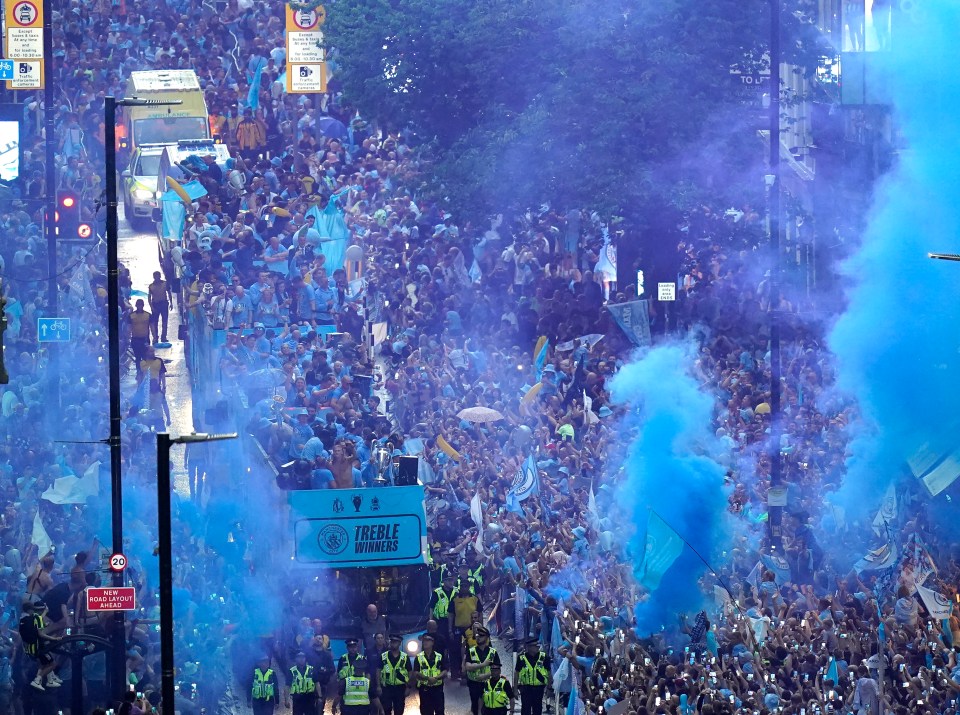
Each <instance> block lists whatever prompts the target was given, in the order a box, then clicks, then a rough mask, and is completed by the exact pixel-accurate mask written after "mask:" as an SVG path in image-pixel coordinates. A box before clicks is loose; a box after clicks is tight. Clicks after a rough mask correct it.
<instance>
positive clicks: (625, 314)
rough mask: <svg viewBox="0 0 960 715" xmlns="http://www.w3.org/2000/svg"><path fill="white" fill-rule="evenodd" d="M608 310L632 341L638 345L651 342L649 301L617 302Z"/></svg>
mask: <svg viewBox="0 0 960 715" xmlns="http://www.w3.org/2000/svg"><path fill="white" fill-rule="evenodd" d="M607 310H609V311H610V314H611V315H612V316H613V319H614V320H615V321H617V325H619V326H620V329H621V330H622V331H623V332H624V334H625V335H626V336H627V337H628V338H629V339H630V342H632V343H633V344H634V345H636V346H637V347H642V346H644V345H649V344H650V312H649V307H648V304H647V301H645V300H634V301H631V302H630V303H616V304H613V305H608V306H607Z"/></svg>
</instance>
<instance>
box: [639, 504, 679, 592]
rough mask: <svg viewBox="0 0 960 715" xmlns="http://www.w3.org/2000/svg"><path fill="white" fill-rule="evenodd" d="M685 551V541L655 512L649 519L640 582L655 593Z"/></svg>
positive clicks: (652, 512)
mask: <svg viewBox="0 0 960 715" xmlns="http://www.w3.org/2000/svg"><path fill="white" fill-rule="evenodd" d="M682 551H683V539H681V538H680V536H679V535H678V534H677V532H675V531H674V530H673V529H671V528H670V526H669V525H668V524H667V523H666V522H665V521H664V520H663V519H661V518H660V516H659V515H658V514H657V513H656V512H655V511H651V512H650V518H649V519H647V535H646V540H645V546H644V554H643V562H642V563H641V564H640V573H639V575H638V580H639V581H640V583H641V584H643V586H644V588H646V589H648V590H650V591H654V590H656V589H657V587H658V586H660V580H661V579H662V578H663V575H664V574H665V573H666V572H667V569H669V568H670V566H672V565H673V562H674V561H676V560H677V558H678V557H679V556H680V553H681V552H682Z"/></svg>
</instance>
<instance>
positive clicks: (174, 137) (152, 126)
mask: <svg viewBox="0 0 960 715" xmlns="http://www.w3.org/2000/svg"><path fill="white" fill-rule="evenodd" d="M207 138H208V136H207V120H206V118H205V117H159V118H158V117H152V118H148V119H137V120H136V121H134V123H133V141H134V142H135V143H136V144H138V145H140V144H176V143H177V142H178V141H180V140H182V139H207Z"/></svg>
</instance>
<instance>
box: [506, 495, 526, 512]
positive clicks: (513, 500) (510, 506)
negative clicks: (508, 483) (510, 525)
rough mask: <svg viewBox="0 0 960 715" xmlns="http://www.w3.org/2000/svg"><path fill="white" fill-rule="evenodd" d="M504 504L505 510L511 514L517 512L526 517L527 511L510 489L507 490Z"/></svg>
mask: <svg viewBox="0 0 960 715" xmlns="http://www.w3.org/2000/svg"><path fill="white" fill-rule="evenodd" d="M505 506H506V509H507V511H509V512H511V513H513V514H519V515H520V516H522V517H523V518H526V517H527V512H525V511H524V510H523V506H522V505H521V504H520V501H519V500H518V499H517V495H516V494H514V493H513V491H512V490H511V491H508V492H507V500H506V504H505Z"/></svg>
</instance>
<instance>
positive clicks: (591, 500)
mask: <svg viewBox="0 0 960 715" xmlns="http://www.w3.org/2000/svg"><path fill="white" fill-rule="evenodd" d="M587 521H588V522H589V524H590V528H591V529H593V530H594V531H597V532H599V531H600V512H598V511H597V497H596V495H595V494H594V493H593V484H591V485H590V496H588V497H587Z"/></svg>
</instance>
